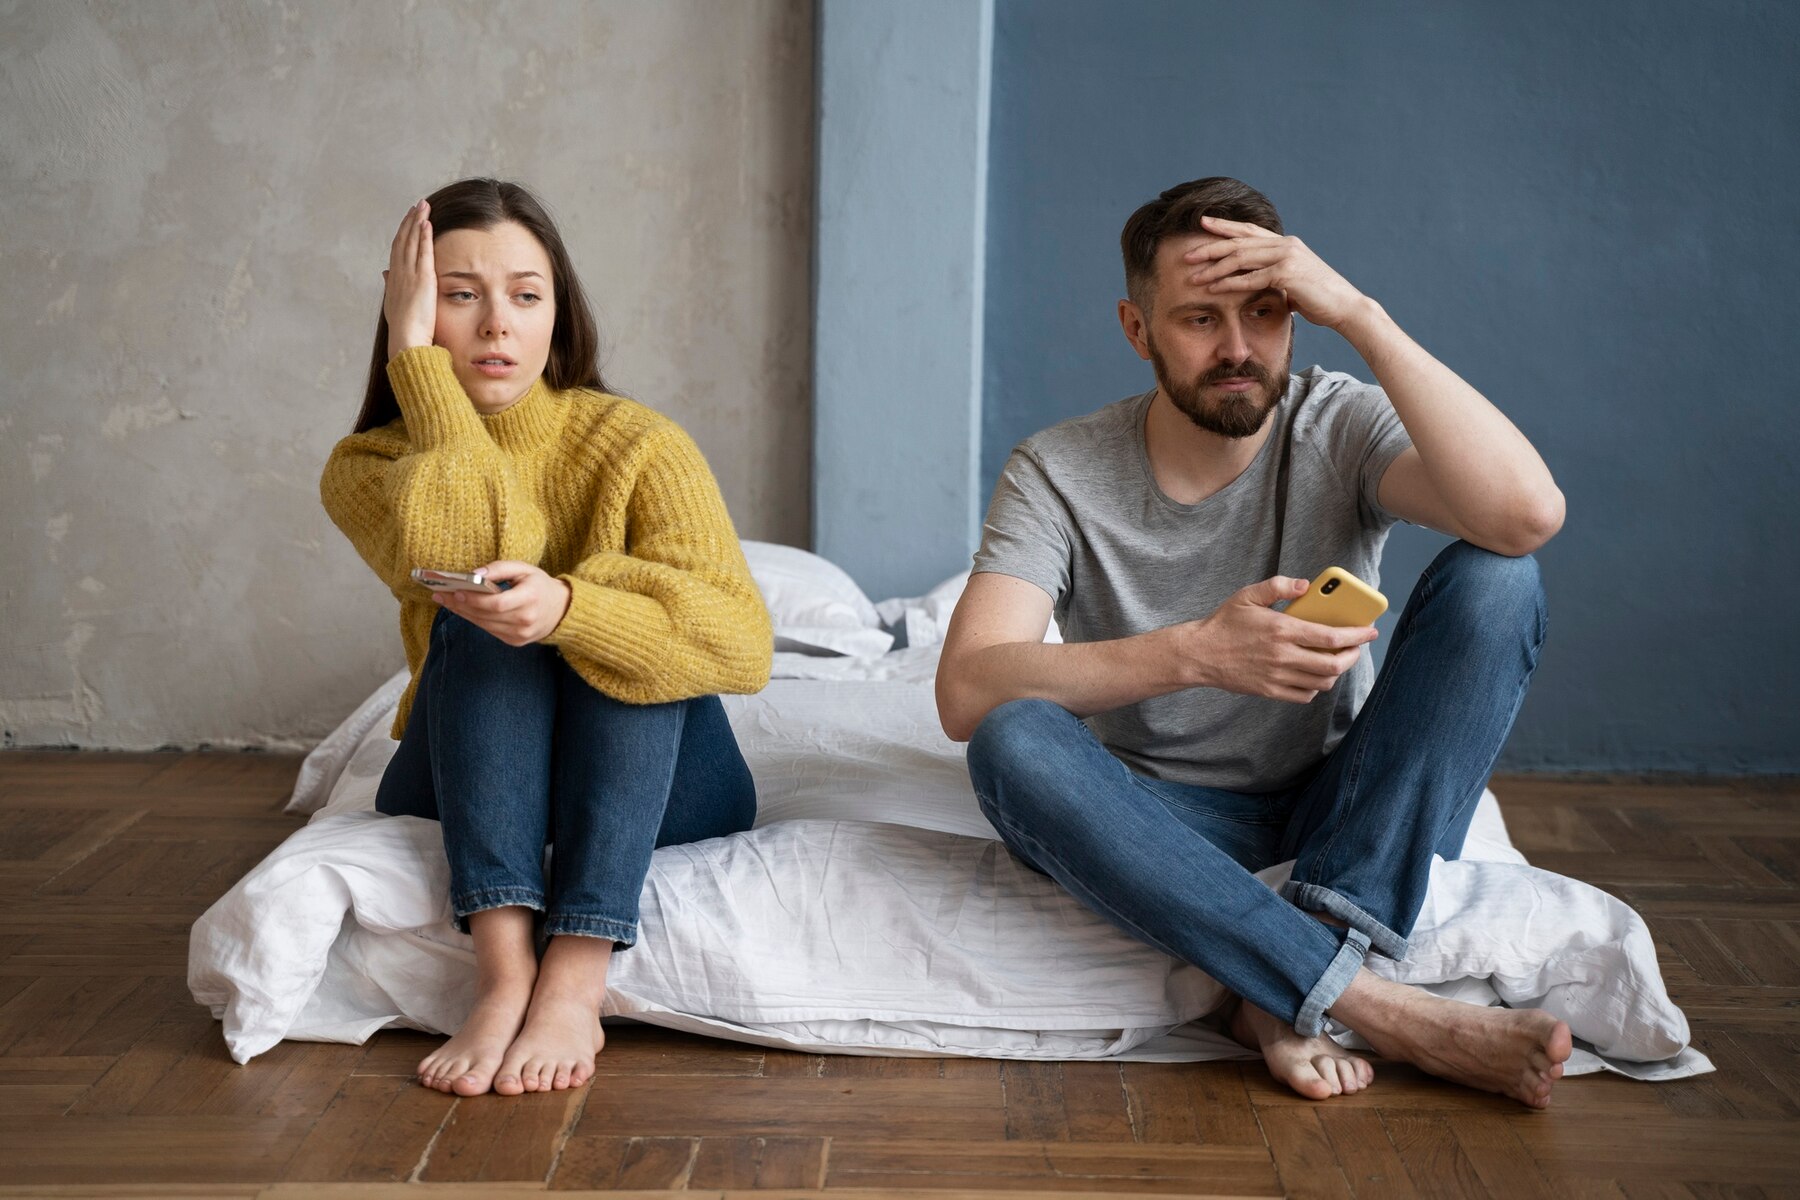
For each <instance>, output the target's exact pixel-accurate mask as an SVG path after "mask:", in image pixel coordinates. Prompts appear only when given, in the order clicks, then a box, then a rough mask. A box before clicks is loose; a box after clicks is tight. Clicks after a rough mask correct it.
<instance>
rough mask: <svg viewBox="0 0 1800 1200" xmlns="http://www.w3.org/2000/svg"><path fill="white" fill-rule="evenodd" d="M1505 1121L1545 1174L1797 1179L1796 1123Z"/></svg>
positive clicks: (1764, 1181)
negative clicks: (1552, 1172) (1547, 1172)
mask: <svg viewBox="0 0 1800 1200" xmlns="http://www.w3.org/2000/svg"><path fill="white" fill-rule="evenodd" d="M1545 1116H1547V1114H1545ZM1507 1120H1508V1121H1509V1122H1511V1124H1512V1127H1513V1132H1514V1133H1515V1134H1517V1135H1518V1138H1519V1140H1520V1141H1521V1142H1523V1143H1524V1144H1525V1147H1526V1148H1527V1149H1528V1150H1530V1151H1531V1155H1532V1157H1533V1158H1535V1159H1537V1161H1538V1162H1539V1164H1540V1165H1542V1166H1543V1167H1544V1168H1545V1169H1546V1170H1547V1171H1555V1172H1559V1173H1565V1174H1568V1175H1573V1176H1587V1177H1595V1176H1597V1177H1600V1178H1606V1179H1614V1178H1626V1177H1638V1176H1644V1175H1656V1176H1659V1177H1661V1178H1664V1179H1684V1180H1696V1179H1698V1180H1706V1181H1709V1182H1713V1183H1733V1184H1753V1185H1769V1186H1782V1185H1788V1186H1791V1185H1793V1184H1794V1183H1795V1181H1800V1122H1796V1121H1790V1120H1781V1121H1750V1120H1743V1119H1739V1120H1734V1121H1719V1120H1709V1119H1704V1118H1681V1117H1665V1118H1663V1119H1661V1120H1659V1121H1658V1122H1656V1124H1655V1125H1654V1126H1647V1125H1646V1123H1645V1122H1643V1121H1639V1120H1634V1119H1631V1118H1623V1117H1617V1116H1612V1115H1607V1114H1596V1113H1557V1114H1556V1115H1555V1116H1554V1118H1551V1119H1543V1117H1542V1116H1539V1115H1537V1114H1534V1115H1531V1116H1524V1117H1509V1118H1507ZM1627 1190H1628V1191H1629V1190H1630V1189H1629V1188H1628V1189H1627Z"/></svg>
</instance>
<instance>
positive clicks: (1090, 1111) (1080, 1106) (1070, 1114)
mask: <svg viewBox="0 0 1800 1200" xmlns="http://www.w3.org/2000/svg"><path fill="white" fill-rule="evenodd" d="M1062 1104H1063V1115H1064V1117H1065V1119H1066V1121H1067V1128H1068V1133H1069V1140H1070V1141H1075V1142H1121V1143H1129V1142H1135V1141H1136V1140H1137V1138H1136V1136H1135V1135H1134V1134H1133V1132H1132V1129H1131V1100H1130V1098H1129V1097H1127V1096H1126V1094H1125V1074H1124V1072H1123V1071H1121V1070H1120V1069H1119V1064H1118V1063H1112V1062H1071V1063H1063V1064H1062ZM1246 1105H1247V1102H1246ZM1246 1111H1248V1110H1247V1107H1246Z"/></svg>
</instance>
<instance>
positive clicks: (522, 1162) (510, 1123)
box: [415, 1085, 593, 1183]
mask: <svg viewBox="0 0 1800 1200" xmlns="http://www.w3.org/2000/svg"><path fill="white" fill-rule="evenodd" d="M415 1090H417V1091H422V1092H423V1091H429V1089H427V1088H416V1089H415ZM431 1094H433V1095H436V1094H437V1093H435V1092H434V1093H431ZM592 1096H593V1089H592V1086H591V1085H590V1086H589V1087H581V1088H569V1089H566V1090H564V1091H560V1092H527V1093H526V1094H524V1095H522V1096H495V1097H492V1099H494V1100H499V1101H503V1102H504V1103H505V1107H506V1109H507V1114H506V1124H505V1125H503V1126H502V1127H501V1129H500V1134H499V1136H498V1137H497V1138H496V1139H495V1141H494V1147H493V1149H492V1150H491V1151H489V1153H488V1156H487V1161H486V1162H485V1163H484V1164H482V1168H481V1174H480V1176H479V1178H480V1179H482V1180H483V1181H490V1182H493V1181H506V1180H536V1181H537V1182H539V1183H542V1182H544V1181H545V1180H547V1179H549V1178H550V1172H551V1169H552V1168H553V1167H554V1166H555V1165H556V1160H557V1157H558V1156H559V1155H560V1154H561V1153H562V1152H563V1149H564V1144H565V1143H566V1142H567V1141H568V1139H569V1137H570V1136H571V1135H572V1134H573V1133H574V1130H575V1127H576V1125H577V1124H578V1122H579V1121H580V1119H581V1113H582V1109H583V1107H584V1106H585V1105H586V1104H587V1103H588V1101H589V1099H590V1098H591V1097H592ZM429 1170H430V1168H429V1165H428V1166H427V1174H429ZM422 1177H423V1176H422Z"/></svg>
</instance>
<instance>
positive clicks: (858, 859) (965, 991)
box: [189, 646, 1711, 1079]
mask: <svg viewBox="0 0 1800 1200" xmlns="http://www.w3.org/2000/svg"><path fill="white" fill-rule="evenodd" d="M936 658H937V647H936V646H919V647H914V648H911V649H907V650H901V651H896V652H893V653H890V654H886V655H882V656H880V657H879V658H871V659H851V658H818V657H811V656H805V655H797V654H794V655H789V654H781V655H778V656H777V659H778V663H777V670H778V674H780V675H783V676H785V678H780V679H777V680H776V681H775V682H773V683H771V684H770V686H769V687H768V688H767V689H766V690H765V691H764V692H762V693H761V694H759V695H757V696H753V697H731V698H728V699H727V710H728V712H729V714H730V717H731V720H732V726H733V729H734V731H735V732H736V734H737V737H738V740H739V744H740V746H741V747H742V748H743V750H744V753H745V757H746V760H747V761H748V762H749V763H750V766H751V769H752V772H753V774H754V775H755V777H756V780H757V787H758V799H759V817H758V826H757V829H756V830H754V831H752V832H751V833H749V834H746V835H740V836H739V837H735V838H727V839H718V840H715V841H711V842H704V843H699V844H697V845H695V846H682V847H669V848H666V849H664V850H661V851H658V852H657V853H656V855H655V856H654V860H653V865H652V869H651V874H650V877H649V879H648V880H647V881H646V884H645V891H644V895H643V901H642V920H643V934H642V938H641V940H640V942H639V944H638V945H637V946H636V947H634V948H633V949H631V950H630V951H628V952H625V953H622V954H620V955H618V956H616V957H615V959H614V965H613V968H612V972H611V975H610V978H609V993H610V994H609V998H608V1002H607V1008H606V1010H605V1011H606V1015H608V1016H620V1017H631V1018H635V1019H638V1020H643V1021H648V1022H652V1023H655V1024H660V1025H665V1026H669V1027H673V1028H680V1029H686V1030H690V1031H693V1032H699V1033H707V1034H712V1035H716V1036H721V1037H727V1038H732V1039H735V1040H740V1041H746V1042H751V1043H755V1044H760V1045H766V1046H780V1047H786V1048H793V1049H805V1050H818V1051H829V1052H834V1053H853V1054H911V1055H921V1054H979V1055H988V1056H994V1057H1017V1058H1048V1059H1076V1058H1102V1057H1114V1058H1131V1059H1145V1060H1155V1061H1195V1060H1201V1059H1211V1058H1221V1057H1250V1056H1249V1055H1248V1053H1247V1052H1246V1051H1244V1050H1243V1049H1242V1048H1241V1047H1239V1046H1237V1045H1236V1044H1235V1043H1232V1042H1230V1041H1229V1040H1228V1039H1224V1038H1221V1037H1219V1036H1218V1035H1217V1034H1215V1033H1213V1032H1212V1031H1211V1030H1210V1029H1208V1028H1207V1027H1206V1026H1205V1025H1203V1024H1199V1023H1197V1021H1198V1019H1199V1018H1201V1017H1203V1016H1204V1015H1206V1014H1207V1013H1209V1012H1210V1011H1212V1010H1213V1009H1214V1008H1215V1007H1216V1006H1217V1004H1218V1003H1219V1001H1220V998H1221V995H1222V992H1221V989H1220V988H1219V987H1218V985H1217V984H1216V983H1214V982H1213V981H1212V980H1211V979H1210V978H1208V977H1207V976H1205V975H1204V974H1203V973H1201V972H1200V971H1198V970H1197V969H1195V968H1193V967H1191V966H1187V965H1185V964H1181V963H1178V962H1175V961H1173V960H1170V959H1168V958H1167V957H1165V956H1163V955H1161V954H1158V953H1156V952H1155V951H1153V950H1150V949H1148V948H1147V947H1144V946H1142V945H1139V944H1138V943H1136V942H1134V941H1132V940H1131V939H1129V938H1127V937H1125V936H1123V935H1122V934H1119V933H1118V932H1116V931H1114V930H1113V929H1112V928H1111V927H1110V926H1108V925H1106V924H1105V923H1104V922H1102V921H1100V920H1099V919H1098V918H1096V917H1094V916H1093V915H1092V914H1090V913H1088V912H1087V911H1086V910H1085V909H1083V908H1082V907H1081V906H1080V905H1079V904H1077V903H1076V902H1075V901H1074V900H1073V899H1072V898H1070V897H1069V896H1068V895H1067V894H1066V893H1064V892H1062V891H1061V889H1060V888H1058V887H1056V886H1055V885H1054V884H1053V883H1051V882H1050V881H1049V880H1047V879H1045V878H1044V877H1043V876H1040V875H1038V874H1036V873H1035V872H1032V871H1030V870H1028V869H1025V868H1024V867H1022V866H1020V865H1019V864H1018V863H1017V862H1016V861H1015V860H1013V859H1012V857H1011V856H1010V855H1009V854H1008V853H1007V852H1006V851H1005V849H1004V847H1002V846H1001V845H1000V844H999V843H998V842H997V841H995V840H994V833H993V830H992V828H991V827H990V826H989V825H988V824H987V821H986V819H985V818H983V817H982V816H981V814H980V812H979V810H978V809H977V807H976V806H975V801H974V797H973V794H972V793H971V791H970V789H969V784H968V778H967V774H966V772H965V770H964V766H963V759H962V748H961V747H960V746H958V745H956V744H955V743H952V742H950V741H949V740H948V739H947V738H945V737H944V735H943V733H942V731H941V730H940V729H939V727H938V724H937V720H936V713H935V706H934V704H933V702H932V697H931V679H932V676H933V674H934V672H935V667H936ZM403 684H404V677H403V676H397V677H396V679H395V680H390V681H389V683H388V684H386V685H384V686H383V688H381V689H378V691H377V692H376V693H375V695H373V696H371V697H370V700H369V701H368V702H366V703H365V704H364V705H363V706H361V707H359V709H358V710H357V712H356V713H354V714H352V716H351V717H350V718H349V719H347V720H346V722H345V723H344V726H343V727H341V728H340V729H339V730H338V731H337V732H336V733H334V734H333V735H332V737H331V738H328V739H327V740H326V742H325V743H323V744H321V746H320V748H319V750H318V751H316V752H315V753H314V755H313V756H312V757H310V758H309V759H308V761H307V764H306V767H305V769H303V771H302V773H301V776H300V779H299V781H298V782H297V784H296V789H295V796H294V800H293V802H292V804H291V805H290V807H291V808H292V809H295V810H297V811H311V812H313V814H314V815H313V819H312V821H311V823H309V825H308V826H307V827H306V828H304V829H302V830H300V831H298V832H297V833H296V834H295V835H294V836H293V837H292V838H290V839H289V841H288V842H286V843H284V844H283V845H282V846H281V847H279V848H278V849H277V850H276V851H274V852H273V853H272V854H271V855H270V856H269V858H268V859H267V860H265V861H264V863H262V864H261V865H260V866H258V867H257V868H256V869H255V870H254V871H252V872H251V873H250V874H249V875H248V876H246V877H245V879H244V880H242V881H241V882H240V883H239V884H238V885H237V886H236V887H234V888H233V889H232V891H231V892H230V893H228V894H227V895H226V896H225V897H223V898H222V899H221V900H220V901H219V902H218V903H217V904H215V905H214V906H213V907H212V908H211V909H209V910H208V912H207V913H206V914H205V915H204V916H203V917H202V918H201V919H200V921H199V922H197V923H196V925H195V927H194V931H193V938H192V952H191V955H190V971H189V982H190V986H191V987H192V990H193V992H194V995H195V998H196V999H197V1000H198V1001H200V1002H201V1003H204V1004H208V1005H209V1006H211V1007H212V1009H213V1011H214V1012H215V1015H217V1016H219V1017H220V1018H221V1020H222V1021H223V1024H224V1034H225V1038H226V1041H227V1044H228V1046H229V1048H230V1050H231V1053H232V1055H233V1057H234V1058H236V1059H237V1060H238V1061H240V1062H244V1061H248V1060H249V1059H250V1058H251V1057H254V1056H255V1055H257V1054H260V1053H262V1052H263V1051H265V1050H267V1049H268V1048H269V1047H270V1046H272V1045H274V1044H275V1043H276V1042H277V1041H279V1040H281V1039H283V1038H293V1039H301V1040H328V1041H351V1042H360V1041H362V1040H365V1039H366V1038H368V1037H369V1036H371V1035H372V1034H373V1033H374V1032H375V1031H376V1030H378V1029H381V1028H385V1027H409V1028H418V1029H424V1030H428V1031H449V1030H452V1029H454V1028H456V1027H457V1026H458V1025H459V1024H460V1023H461V1021H462V1019H463V1016H464V1015H465V1014H466V1012H467V1010H468V1006H469V1003H470V1001H471V999H472V986H473V971H472V969H471V966H472V963H473V952H472V950H471V947H470V943H469V940H468V938H467V937H465V936H464V935H461V934H458V933H456V932H455V930H454V928H453V927H452V926H451V925H450V924H449V916H450V914H449V909H448V869H447V866H446V865H445V862H444V857H443V849H442V843H441V840H440V834H439V830H438V826H437V825H436V824H435V823H434V822H428V821H421V820H417V819H414V818H384V817H380V816H378V815H376V814H374V813H373V812H372V811H371V809H372V807H373V801H374V792H375V785H376V783H377V782H378V780H379V778H380V775H381V771H382V769H383V768H384V767H385V766H386V763H387V760H388V758H389V757H390V756H391V755H392V753H393V749H394V746H395V743H394V742H393V741H391V740H390V739H389V738H388V737H387V736H386V729H387V725H388V722H389V721H390V720H391V715H392V709H393V705H394V703H395V701H396V700H397V697H398V694H399V690H400V687H401V686H403ZM1285 872H1286V866H1285V865H1284V866H1282V867H1278V868H1273V869H1271V870H1270V871H1268V872H1264V873H1263V875H1264V878H1265V881H1267V882H1269V883H1270V884H1271V886H1275V885H1278V884H1279V882H1280V881H1281V879H1282V878H1283V877H1284V876H1285ZM1412 944H1413V953H1412V954H1411V955H1410V956H1409V958H1408V960H1407V961H1406V962H1405V963H1394V962H1392V961H1390V960H1387V959H1384V958H1380V957H1373V958H1371V959H1370V966H1371V968H1372V969H1375V970H1377V971H1379V972H1381V973H1382V974H1384V975H1387V976H1388V977H1390V978H1395V979H1398V980H1401V981H1403V982H1407V983H1413V984H1418V985H1420V986H1429V987H1431V988H1432V990H1434V991H1438V992H1440V993H1442V994H1448V995H1455V996H1457V997H1458V998H1461V999H1465V1000H1469V1001H1471V1002H1475V1003H1495V1002H1500V1001H1504V1002H1507V1003H1511V1004H1515V1005H1537V1006H1541V1007H1545V1008H1548V1009H1549V1010H1550V1011H1553V1012H1555V1013H1557V1014H1558V1015H1559V1016H1561V1017H1562V1018H1563V1019H1565V1020H1567V1021H1568V1022H1569V1023H1570V1026H1571V1028H1572V1029H1573V1030H1574V1032H1575V1033H1576V1035H1577V1038H1578V1039H1580V1042H1581V1043H1582V1046H1581V1048H1579V1049H1578V1050H1577V1052H1576V1056H1575V1058H1574V1060H1573V1061H1572V1062H1571V1064H1570V1069H1571V1072H1572V1073H1581V1072H1584V1071H1592V1070H1601V1069H1610V1070H1615V1071H1619V1072H1620V1073H1624V1074H1629V1075H1632V1076H1634V1077H1637V1078H1652V1079H1661V1078H1679V1077H1685V1076H1688V1075H1692V1074H1696V1073H1699V1072H1702V1071H1707V1070H1710V1069H1711V1064H1710V1063H1709V1062H1708V1061H1707V1060H1706V1058H1705V1056H1704V1055H1701V1054H1700V1053H1699V1052H1697V1051H1695V1050H1693V1049H1692V1048H1690V1047H1688V1046H1687V1041H1688V1030H1687V1024H1686V1021H1685V1019H1684V1018H1683V1017H1682V1015H1681V1013H1680V1011H1679V1010H1678V1009H1676V1008H1675V1006H1674V1005H1673V1004H1672V1003H1671V1002H1670V1001H1669V999H1668V995H1667V992H1666V990H1665V989H1664V987H1663V983H1662V979H1661V975H1660V972H1659V971H1658V969H1657V965H1656V958H1655V950H1654V947H1653V945H1652V944H1651V940H1650V936H1649V933H1648V930H1647V929H1645V927H1644V925H1643V922H1642V920H1641V919H1640V918H1639V917H1638V916H1637V914H1636V913H1635V912H1633V911H1632V910H1631V909H1630V908H1629V907H1627V906H1626V905H1624V904H1623V903H1621V902H1620V901H1618V900H1616V899H1615V898H1613V897H1611V896H1608V895H1606V894H1605V893H1603V892H1600V891H1599V890H1598V889H1595V888H1592V887H1589V886H1587V885H1585V884H1581V883H1579V882H1577V881H1574V880H1569V879H1566V878H1563V877H1561V876H1557V875H1554V874H1551V873H1549V872H1545V871H1539V870H1536V869H1535V868H1532V867H1530V866H1529V865H1527V864H1526V863H1525V861H1524V859H1523V857H1522V856H1521V855H1519V853H1518V852H1517V850H1515V849H1514V848H1513V847H1512V845H1511V843H1510V840H1509V839H1508V838H1507V836H1506V830H1505V826H1504V823H1503V821H1502V820H1501V817H1500V812H1499V808H1498V806H1497V805H1496V804H1495V803H1494V801H1493V798H1492V796H1491V795H1490V796H1484V797H1483V801H1482V803H1481V805H1480V807H1479V809H1478V811H1477V816H1476V820H1475V822H1474V825H1473V827H1472V829H1471V834H1470V839H1469V843H1468V846H1467V849H1466V850H1465V857H1464V859H1462V860H1461V861H1458V862H1455V863H1444V862H1442V861H1439V862H1437V863H1435V864H1434V869H1433V876H1432V884H1431V888H1430V892H1429V895H1428V898H1427V902H1426V905H1425V908H1424V911H1423V912H1422V914H1421V916H1420V920H1419V924H1418V926H1417V928H1416V929H1415V932H1414V936H1413V939H1412ZM1337 1032H1338V1034H1339V1035H1340V1036H1341V1037H1343V1038H1344V1039H1345V1040H1347V1041H1349V1040H1351V1039H1350V1037H1349V1036H1348V1035H1347V1034H1345V1032H1344V1031H1341V1030H1339V1031H1337Z"/></svg>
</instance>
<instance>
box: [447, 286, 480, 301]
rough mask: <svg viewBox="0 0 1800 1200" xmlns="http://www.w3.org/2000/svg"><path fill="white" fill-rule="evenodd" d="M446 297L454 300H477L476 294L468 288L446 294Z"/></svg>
mask: <svg viewBox="0 0 1800 1200" xmlns="http://www.w3.org/2000/svg"><path fill="white" fill-rule="evenodd" d="M444 295H446V296H447V297H449V298H450V299H452V300H473V299H474V298H475V293H474V292H471V291H469V290H468V289H466V288H460V289H458V290H456V291H454V292H445V293H444Z"/></svg>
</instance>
